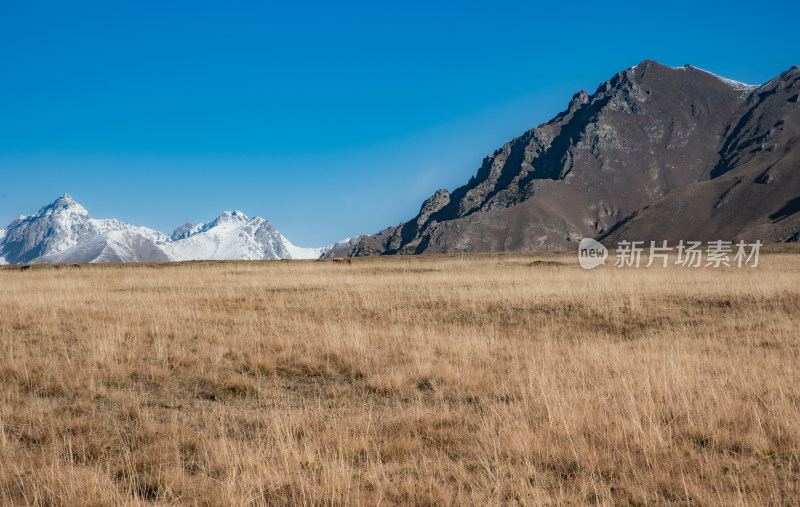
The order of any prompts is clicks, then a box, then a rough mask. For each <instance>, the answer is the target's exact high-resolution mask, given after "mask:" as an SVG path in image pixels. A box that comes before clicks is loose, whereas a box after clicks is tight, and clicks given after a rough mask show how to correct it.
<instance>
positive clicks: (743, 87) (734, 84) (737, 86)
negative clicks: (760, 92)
mask: <svg viewBox="0 0 800 507" xmlns="http://www.w3.org/2000/svg"><path fill="white" fill-rule="evenodd" d="M673 68H674V69H676V70H677V69H681V70H684V71H685V70H688V69H694V70H699V71H700V72H704V73H706V74H709V75H711V76H714V77H715V78H717V79H719V80H720V81H722V82H723V83H725V84H726V85H728V86H730V87H731V88H733V89H734V90H736V91H740V92H742V94H741V95H740V98H745V97H747V96H748V95H749V94H750V92H752V91H753V90H755V89H756V88H758V87H759V86H760V85H749V84H746V83H742V82H740V81H734V80H733V79H728V78H726V77H722V76H718V75H716V74H714V73H713V72H709V71H707V70H705V69H701V68H699V67H695V66H693V65H684V66H683V67H673Z"/></svg>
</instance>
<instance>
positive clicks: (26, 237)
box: [0, 194, 338, 264]
mask: <svg viewBox="0 0 800 507" xmlns="http://www.w3.org/2000/svg"><path fill="white" fill-rule="evenodd" d="M337 245H338V243H337ZM335 246H336V245H329V246H326V247H321V248H303V247H298V246H295V245H293V244H292V243H291V242H290V241H289V240H288V239H286V237H284V236H283V235H282V234H281V233H279V232H278V231H277V230H276V229H275V228H274V227H273V226H272V224H270V223H269V222H268V221H267V220H264V219H263V218H261V217H254V218H252V219H251V218H249V217H248V216H247V215H245V214H244V213H242V212H240V211H232V212H231V211H226V212H224V213H222V214H221V215H220V216H219V217H217V219H216V220H213V221H212V222H209V223H207V224H198V225H192V224H190V223H187V224H185V225H183V226H181V227H179V228H178V229H176V230H175V232H173V234H172V236H168V235H166V234H163V233H161V232H158V231H155V230H153V229H148V228H147V227H137V226H134V225H131V224H128V223H125V222H121V221H119V220H116V219H101V220H98V219H95V218H92V217H91V215H89V212H88V211H86V208H84V207H83V206H81V205H80V204H78V203H77V202H75V200H73V199H72V197H70V196H69V195H68V194H64V195H63V196H61V197H59V198H58V199H56V200H55V201H54V202H53V203H52V204H48V205H47V206H45V207H43V208H42V209H41V210H39V212H38V213H36V214H34V215H30V216H20V217H19V218H18V219H16V220H14V221H13V222H11V224H10V225H9V226H8V227H7V228H5V229H0V264H22V263H66V262H69V263H74V262H167V261H185V260H206V259H214V260H257V259H314V258H319V257H320V256H321V255H323V254H324V253H325V252H327V251H328V250H330V249H331V248H333V247H335Z"/></svg>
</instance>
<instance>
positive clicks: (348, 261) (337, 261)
mask: <svg viewBox="0 0 800 507" xmlns="http://www.w3.org/2000/svg"><path fill="white" fill-rule="evenodd" d="M333 262H335V263H336V264H350V262H351V261H350V259H333Z"/></svg>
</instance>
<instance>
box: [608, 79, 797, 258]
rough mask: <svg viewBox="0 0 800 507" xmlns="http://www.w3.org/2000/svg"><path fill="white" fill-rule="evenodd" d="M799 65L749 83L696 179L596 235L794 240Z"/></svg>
mask: <svg viewBox="0 0 800 507" xmlns="http://www.w3.org/2000/svg"><path fill="white" fill-rule="evenodd" d="M798 95H800V67H794V68H793V69H791V70H789V71H787V72H784V73H783V74H781V75H780V76H778V77H777V78H775V79H773V80H771V81H769V82H768V83H766V84H764V85H763V86H761V87H759V88H758V89H757V90H755V91H754V92H753V93H752V94H751V95H750V97H749V99H748V100H747V103H746V104H745V106H744V109H745V110H746V112H745V113H744V114H743V115H742V117H741V119H740V120H739V121H738V122H737V123H736V124H735V125H731V126H730V130H729V131H728V135H727V136H726V137H725V140H724V143H723V148H722V150H721V152H720V155H721V157H720V161H719V162H718V163H717V165H716V166H715V167H714V169H712V171H711V173H712V177H713V179H710V180H706V181H700V182H697V183H694V184H692V185H689V186H687V187H685V188H683V189H680V190H679V191H677V192H673V193H672V194H670V195H668V196H666V197H665V198H663V199H660V200H658V201H656V202H655V203H653V204H652V205H651V206H648V207H647V208H646V209H642V210H639V211H638V212H636V213H635V214H634V215H633V216H631V217H629V218H628V219H627V220H626V221H624V222H622V223H620V225H619V226H617V227H616V228H615V229H614V230H613V231H610V232H609V233H608V234H606V235H604V236H603V238H602V240H603V241H607V242H608V243H609V244H614V243H615V242H617V241H619V240H621V239H625V238H635V239H637V240H644V241H658V240H670V241H673V242H674V241H678V240H680V239H707V238H714V239H736V240H738V239H744V240H746V241H755V240H757V239H758V240H761V241H798V240H800V103H799V102H798Z"/></svg>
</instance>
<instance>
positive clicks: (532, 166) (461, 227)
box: [328, 60, 798, 256]
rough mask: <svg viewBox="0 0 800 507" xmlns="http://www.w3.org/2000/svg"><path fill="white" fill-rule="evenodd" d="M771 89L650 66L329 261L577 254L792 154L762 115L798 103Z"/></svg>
mask: <svg viewBox="0 0 800 507" xmlns="http://www.w3.org/2000/svg"><path fill="white" fill-rule="evenodd" d="M793 73H796V68H795V69H792V70H790V71H788V72H787V73H784V74H783V75H782V76H783V77H781V76H779V77H778V78H776V79H775V80H772V81H770V83H773V84H774V83H776V82H783V81H785V80H786V79H788V78H790V77H791V75H793ZM787 76H788V77H787ZM770 83H767V84H765V85H764V86H762V87H755V86H749V85H744V84H742V83H737V82H735V81H730V80H727V79H724V78H720V77H718V76H715V75H713V74H710V73H708V72H706V71H703V70H701V69H697V68H694V67H691V66H689V65H687V66H685V67H680V68H670V67H666V66H664V65H661V64H659V63H657V62H653V61H650V60H646V61H644V62H642V63H641V64H639V65H637V66H635V67H631V68H629V69H626V70H624V71H622V72H620V73H618V74H616V75H615V76H614V77H612V78H611V79H610V80H608V81H606V82H605V83H602V84H601V85H600V86H599V87H598V89H597V91H596V92H595V93H594V94H592V95H588V94H587V93H586V92H583V91H581V92H579V93H578V94H576V95H575V96H574V97H573V98H572V100H571V102H570V104H569V106H568V108H567V109H566V110H565V111H564V112H562V113H561V114H559V115H558V116H556V117H555V118H554V119H553V120H551V121H549V122H546V123H544V124H542V125H540V126H539V127H537V128H534V129H531V130H529V131H528V132H526V133H525V134H523V135H522V136H520V137H518V138H515V139H513V140H512V141H510V142H509V143H507V144H506V145H504V146H503V147H502V148H501V149H499V150H497V151H495V152H494V153H493V154H491V155H489V156H487V157H486V158H485V159H484V161H483V164H482V166H481V168H480V169H479V170H478V172H477V174H476V175H475V176H474V177H473V178H471V180H470V181H469V182H468V183H467V184H466V185H464V186H462V187H459V188H458V189H456V190H454V191H453V192H448V191H447V190H440V191H437V192H436V193H435V194H434V195H433V196H432V197H431V198H429V199H428V200H427V201H425V203H423V205H422V207H421V209H420V213H419V214H418V215H417V216H416V217H415V218H414V219H413V220H411V221H409V222H407V223H403V224H400V225H398V226H396V227H391V228H389V229H386V230H384V231H381V232H380V233H378V234H376V235H372V236H366V237H363V238H362V239H361V240H360V241H359V242H358V243H357V244H355V245H353V246H351V247H348V248H344V249H336V250H333V251H331V252H330V253H329V254H328V255H329V256H339V255H372V254H394V253H403V254H405V253H438V252H454V251H461V250H463V251H489V250H494V251H503V250H542V249H545V250H561V249H572V248H576V247H577V243H578V241H579V240H580V239H581V238H583V237H598V236H601V235H604V234H608V233H609V231H611V230H612V228H614V227H618V226H619V225H618V224H619V223H620V222H621V221H622V220H624V219H626V218H627V217H630V216H631V215H633V214H634V213H637V212H638V211H639V210H641V209H642V208H644V207H645V206H648V205H650V204H652V203H653V202H655V201H658V200H659V199H661V198H664V197H665V196H668V195H670V194H671V193H673V192H675V191H677V190H680V189H683V188H686V187H687V186H689V185H692V184H695V183H696V182H701V181H708V180H713V179H716V178H720V177H721V176H723V175H725V174H728V173H729V172H730V171H732V170H733V169H734V168H736V167H739V166H741V165H742V164H744V163H747V162H748V161H750V160H751V159H753V155H751V153H750V152H751V150H752V149H754V147H756V146H760V145H761V144H763V143H765V142H766V143H768V144H769V143H770V142H774V144H776V145H778V146H788V145H786V144H785V142H787V140H788V139H790V138H791V137H792V136H793V135H795V134H797V132H798V130H797V128H796V125H795V122H794V121H788V120H784V123H783V124H781V125H779V124H778V123H777V122H778V121H779V120H775V121H773V120H772V119H770V118H765V117H764V116H763V115H762V111H761V109H759V106H758V104H762V103H765V101H771V102H772V106H770V108H769V109H770V110H772V109H774V110H775V111H777V112H776V113H775V114H776V115H777V116H780V114H785V115H786V116H792V118H796V116H797V113H796V102H791V100H792V97H793V95H791V94H789V97H788V101H787V100H784V101H783V102H781V100H783V98H781V99H779V98H777V96H776V97H772V96H773V95H775V92H774V91H773V89H772V88H771V87H770ZM773 88H774V87H773ZM791 90H793V89H791ZM791 90H790V91H791ZM787 93H788V92H787ZM771 97H772V98H771ZM781 97H783V96H781ZM794 100H796V97H795V99H794ZM762 109H763V108H762ZM781 111H782V112H783V113H780V112H781ZM777 116H776V118H777ZM779 127H782V128H783V130H782V131H780V132H778V131H776V130H775V129H776V128H779ZM772 149H775V148H772ZM795 189H796V187H795ZM709 233H710V231H709ZM779 236H780V235H779Z"/></svg>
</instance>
